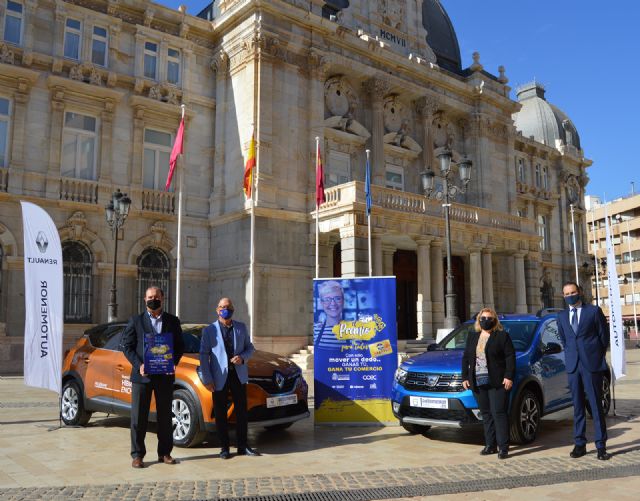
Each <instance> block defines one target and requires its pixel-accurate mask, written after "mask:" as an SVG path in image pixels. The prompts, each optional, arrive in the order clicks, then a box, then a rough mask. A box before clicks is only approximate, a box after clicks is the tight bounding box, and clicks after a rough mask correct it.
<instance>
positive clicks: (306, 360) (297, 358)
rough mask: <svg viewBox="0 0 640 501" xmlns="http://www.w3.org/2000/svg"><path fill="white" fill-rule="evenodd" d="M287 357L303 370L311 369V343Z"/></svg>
mask: <svg viewBox="0 0 640 501" xmlns="http://www.w3.org/2000/svg"><path fill="white" fill-rule="evenodd" d="M289 358H290V359H291V360H292V361H293V362H294V363H295V364H297V365H298V366H299V367H300V368H301V369H302V370H303V371H308V370H313V345H312V344H311V345H308V346H306V347H305V348H302V349H301V350H300V351H297V352H296V353H293V354H292V355H289Z"/></svg>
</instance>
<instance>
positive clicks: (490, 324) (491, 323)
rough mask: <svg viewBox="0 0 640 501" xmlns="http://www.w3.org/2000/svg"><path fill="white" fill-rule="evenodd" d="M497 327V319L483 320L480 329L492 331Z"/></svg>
mask: <svg viewBox="0 0 640 501" xmlns="http://www.w3.org/2000/svg"><path fill="white" fill-rule="evenodd" d="M495 326H496V319H495V318H481V319H480V327H482V329H483V330H485V331H490V330H491V329H493V328H494V327H495Z"/></svg>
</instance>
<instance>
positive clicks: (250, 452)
mask: <svg viewBox="0 0 640 501" xmlns="http://www.w3.org/2000/svg"><path fill="white" fill-rule="evenodd" d="M260 455H261V454H260V453H259V452H258V451H257V450H255V449H252V448H251V447H244V448H241V449H238V456H260Z"/></svg>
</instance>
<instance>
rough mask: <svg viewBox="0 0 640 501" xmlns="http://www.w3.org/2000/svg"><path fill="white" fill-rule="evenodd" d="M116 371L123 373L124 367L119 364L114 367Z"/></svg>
mask: <svg viewBox="0 0 640 501" xmlns="http://www.w3.org/2000/svg"><path fill="white" fill-rule="evenodd" d="M116 370H117V371H120V372H122V371H124V365H120V364H118V365H116Z"/></svg>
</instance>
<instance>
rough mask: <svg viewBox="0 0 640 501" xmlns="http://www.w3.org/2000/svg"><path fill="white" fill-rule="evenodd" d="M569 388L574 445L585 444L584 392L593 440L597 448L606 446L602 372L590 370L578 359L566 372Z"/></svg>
mask: <svg viewBox="0 0 640 501" xmlns="http://www.w3.org/2000/svg"><path fill="white" fill-rule="evenodd" d="M568 379H569V389H570V390H571V399H572V400H573V439H574V442H575V444H576V445H579V446H583V445H586V444H587V433H586V432H587V417H586V414H585V407H584V405H585V399H584V396H585V394H586V395H587V399H588V400H589V405H590V407H591V415H592V416H593V428H594V431H595V442H596V447H597V448H598V449H602V448H604V447H606V446H607V423H606V421H605V419H604V411H603V410H602V373H601V372H590V371H589V370H588V369H587V368H586V367H584V366H583V365H582V363H580V361H578V366H577V367H576V370H575V372H572V373H570V374H568Z"/></svg>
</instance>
